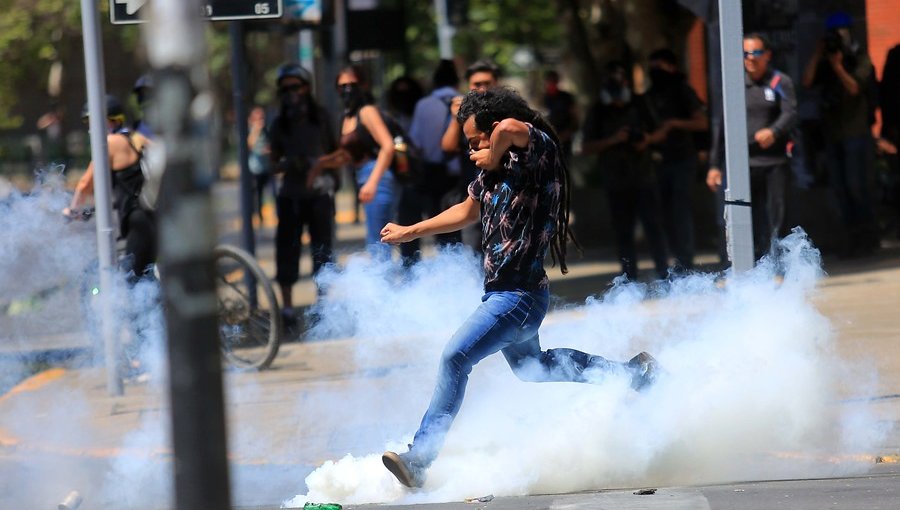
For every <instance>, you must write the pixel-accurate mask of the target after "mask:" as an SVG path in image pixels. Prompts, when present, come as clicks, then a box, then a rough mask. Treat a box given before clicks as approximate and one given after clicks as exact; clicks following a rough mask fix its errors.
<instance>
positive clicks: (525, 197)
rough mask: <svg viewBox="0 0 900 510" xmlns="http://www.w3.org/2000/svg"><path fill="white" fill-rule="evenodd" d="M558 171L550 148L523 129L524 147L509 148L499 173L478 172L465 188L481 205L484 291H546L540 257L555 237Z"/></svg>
mask: <svg viewBox="0 0 900 510" xmlns="http://www.w3.org/2000/svg"><path fill="white" fill-rule="evenodd" d="M563 171H564V167H563V162H562V159H561V155H560V153H559V149H558V148H557V145H556V143H554V142H553V140H552V139H551V138H550V137H549V136H548V135H547V134H546V133H544V132H543V131H540V130H538V129H536V128H535V127H534V126H532V125H530V124H528V146H527V147H525V148H524V149H522V148H518V147H515V146H513V147H511V148H510V150H509V152H507V154H506V156H505V157H504V159H503V162H502V163H501V165H500V168H498V169H496V170H494V171H490V172H488V171H486V170H481V171H479V172H478V176H477V177H476V178H475V180H474V181H472V183H471V184H470V185H469V196H470V197H472V199H473V200H476V201H478V202H480V203H481V233H482V237H481V239H482V241H481V246H482V249H483V251H484V273H485V274H484V288H485V290H486V291H495V290H527V291H533V290H538V289H546V288H548V287H549V283H550V282H549V280H548V279H547V273H546V272H545V271H544V256H545V255H547V249H548V248H549V246H550V239H551V238H552V237H553V235H554V234H555V233H556V223H557V216H558V214H559V201H560V192H561V189H562V186H563V183H564V182H565V180H564V174H563Z"/></svg>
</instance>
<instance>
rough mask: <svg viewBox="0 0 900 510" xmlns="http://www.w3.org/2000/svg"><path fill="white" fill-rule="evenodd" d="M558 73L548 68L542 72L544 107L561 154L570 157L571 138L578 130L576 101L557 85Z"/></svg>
mask: <svg viewBox="0 0 900 510" xmlns="http://www.w3.org/2000/svg"><path fill="white" fill-rule="evenodd" d="M559 81H560V78H559V73H558V72H556V71H554V70H552V69H551V70H548V71H546V72H545V73H544V109H545V110H546V111H547V120H549V121H550V124H551V125H552V126H553V129H555V130H556V132H557V133H558V134H559V141H560V143H561V144H562V146H561V147H560V148H561V149H562V151H563V155H564V156H565V157H567V158H571V157H572V138H573V137H574V136H575V132H576V131H578V101H576V100H575V96H574V95H572V94H571V93H569V92H567V91H565V90H563V89H561V88H560V87H559Z"/></svg>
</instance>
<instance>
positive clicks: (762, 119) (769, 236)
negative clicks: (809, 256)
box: [706, 33, 797, 259]
mask: <svg viewBox="0 0 900 510" xmlns="http://www.w3.org/2000/svg"><path fill="white" fill-rule="evenodd" d="M771 60H772V49H771V48H770V47H769V43H768V42H767V41H766V39H765V38H764V37H763V36H762V35H761V34H758V33H750V34H747V35H745V36H744V95H745V98H746V103H747V136H748V138H749V140H748V143H749V147H748V155H749V166H750V198H751V201H752V207H751V208H752V218H753V252H754V253H753V254H754V257H755V258H757V259H758V258H760V257H762V256H763V255H764V254H765V253H766V252H767V251H769V248H770V246H771V245H772V240H773V239H775V238H777V237H778V236H779V234H780V231H781V225H782V223H783V222H784V209H785V195H786V192H787V180H788V172H789V170H788V155H787V151H788V149H787V145H788V142H789V141H790V135H791V131H792V130H793V129H794V127H795V126H796V124H797V94H796V92H795V90H794V82H793V81H792V80H791V78H790V76H788V75H786V74H784V73H782V72H780V71H778V70H776V69H773V68H772V67H771V66H770V65H769V64H770V62H771ZM724 143H725V134H724V132H723V125H722V122H719V123H717V124H716V129H715V132H714V133H713V140H712V150H711V151H710V155H709V161H710V168H709V171H708V172H707V174H706V185H707V186H708V187H709V189H710V190H711V191H712V192H713V193H721V191H722V165H723V163H724V157H725V154H724V150H723V149H724ZM719 204H720V207H719V209H720V211H719V212H723V210H722V209H721V208H722V207H724V196H723V195H719ZM721 226H722V227H724V225H721ZM720 237H723V236H720Z"/></svg>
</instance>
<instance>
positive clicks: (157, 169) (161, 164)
mask: <svg viewBox="0 0 900 510" xmlns="http://www.w3.org/2000/svg"><path fill="white" fill-rule="evenodd" d="M165 169H166V155H165V148H164V147H163V145H162V143H161V142H155V143H154V144H153V145H150V146H145V147H144V148H143V149H142V150H141V173H143V174H144V185H143V186H141V194H140V196H139V197H138V201H139V202H140V204H141V207H143V208H144V209H146V210H148V211H155V210H156V203H157V200H158V199H159V187H160V185H161V184H162V176H163V173H164V172H165Z"/></svg>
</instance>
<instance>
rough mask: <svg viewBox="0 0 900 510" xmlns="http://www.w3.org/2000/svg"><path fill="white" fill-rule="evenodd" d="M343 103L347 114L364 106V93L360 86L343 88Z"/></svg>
mask: <svg viewBox="0 0 900 510" xmlns="http://www.w3.org/2000/svg"><path fill="white" fill-rule="evenodd" d="M341 102H342V103H343V105H344V111H345V112H353V111H356V110H358V109H359V107H360V106H362V102H363V92H362V89H360V88H359V85H356V84H354V85H352V86H344V87H341Z"/></svg>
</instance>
